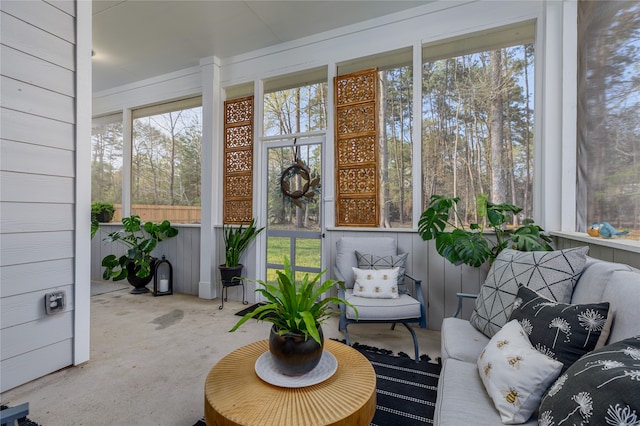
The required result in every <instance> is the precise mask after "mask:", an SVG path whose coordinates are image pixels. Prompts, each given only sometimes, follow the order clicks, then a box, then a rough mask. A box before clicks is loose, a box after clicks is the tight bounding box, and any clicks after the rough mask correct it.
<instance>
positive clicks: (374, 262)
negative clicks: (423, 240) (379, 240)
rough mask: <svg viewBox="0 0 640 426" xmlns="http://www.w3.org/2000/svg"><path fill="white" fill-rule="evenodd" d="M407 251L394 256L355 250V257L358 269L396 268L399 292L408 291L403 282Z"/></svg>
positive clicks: (404, 292)
mask: <svg viewBox="0 0 640 426" xmlns="http://www.w3.org/2000/svg"><path fill="white" fill-rule="evenodd" d="M408 256H409V253H402V254H399V255H395V256H377V255H375V254H363V253H360V252H359V251H358V250H356V259H357V261H358V268H360V269H391V268H396V267H397V268H398V280H397V281H398V292H399V293H400V294H406V293H408V290H407V286H406V285H405V283H404V274H405V272H406V266H405V265H406V263H407V257H408Z"/></svg>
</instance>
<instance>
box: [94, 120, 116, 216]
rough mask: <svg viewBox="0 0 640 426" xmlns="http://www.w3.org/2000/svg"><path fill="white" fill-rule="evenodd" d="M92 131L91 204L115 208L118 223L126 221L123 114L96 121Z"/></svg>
mask: <svg viewBox="0 0 640 426" xmlns="http://www.w3.org/2000/svg"><path fill="white" fill-rule="evenodd" d="M91 130H92V131H91V202H92V203H93V202H103V203H110V204H113V205H114V207H115V220H119V219H120V218H121V217H122V216H121V205H120V202H121V201H122V114H113V115H109V116H104V117H98V118H95V119H94V120H93V124H92V129H91Z"/></svg>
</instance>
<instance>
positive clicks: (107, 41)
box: [92, 0, 432, 92]
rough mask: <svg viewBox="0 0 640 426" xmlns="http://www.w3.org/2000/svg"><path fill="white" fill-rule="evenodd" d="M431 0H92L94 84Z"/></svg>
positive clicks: (113, 83) (124, 80)
mask: <svg viewBox="0 0 640 426" xmlns="http://www.w3.org/2000/svg"><path fill="white" fill-rule="evenodd" d="M430 1H432V0H430ZM428 2H429V1H395V0H391V1H382V0H377V1H376V0H374V1H368V0H356V1H340V0H324V1H312V0H290V1H240V0H234V1H218V0H200V1H191V0H172V1H166V0H93V42H92V43H93V44H92V46H93V50H94V57H93V91H94V92H97V91H101V90H105V89H109V88H112V87H117V86H120V85H123V84H128V83H131V82H134V81H138V80H142V79H145V78H150V77H154V76H157V75H161V74H166V73H169V72H172V71H177V70H180V69H184V68H188V67H191V66H195V65H198V63H199V61H200V59H201V58H205V57H209V56H217V57H219V58H227V57H231V56H235V55H239V54H242V53H247V52H251V51H253V50H257V49H261V48H265V47H269V46H272V45H275V44H279V43H283V42H287V41H291V40H296V39H299V38H302V37H306V36H310V35H313V34H317V33H321V32H324V31H328V30H332V29H335V28H339V27H343V26H346V25H350V24H354V23H358V22H362V21H366V20H369V19H373V18H377V17H380V16H384V15H388V14H390V13H394V12H399V11H402V10H405V9H409V8H413V7H417V6H421V5H423V4H425V3H428Z"/></svg>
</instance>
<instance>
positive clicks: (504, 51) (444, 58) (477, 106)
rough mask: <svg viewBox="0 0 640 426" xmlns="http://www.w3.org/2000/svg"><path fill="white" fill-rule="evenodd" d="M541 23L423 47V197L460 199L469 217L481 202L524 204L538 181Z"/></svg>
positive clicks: (526, 207)
mask: <svg viewBox="0 0 640 426" xmlns="http://www.w3.org/2000/svg"><path fill="white" fill-rule="evenodd" d="M532 41H533V24H524V25H522V26H516V27H510V28H503V29H499V30H496V31H492V32H490V33H485V34H474V35H470V36H467V37H465V38H459V39H456V40H451V41H446V42H443V43H439V44H434V45H427V46H424V48H423V70H422V78H423V80H422V81H423V93H422V126H423V140H422V165H423V166H422V176H423V179H422V202H423V209H424V208H426V205H427V203H428V201H429V198H430V196H431V195H434V194H438V195H445V196H450V197H460V199H461V201H460V202H459V203H458V213H459V214H460V217H461V218H462V220H463V221H466V222H477V218H476V216H475V215H476V200H477V196H478V195H480V194H487V195H488V197H489V201H491V202H494V203H510V204H514V205H517V206H519V207H522V208H523V211H522V214H521V215H519V217H517V218H514V224H515V223H517V221H518V220H520V219H523V218H528V217H531V214H532V211H533V206H532V201H533V200H532V198H533V197H532V185H533V93H534V85H533V82H534V67H533V63H534V61H533V59H534V48H533V45H532V44H531V43H532Z"/></svg>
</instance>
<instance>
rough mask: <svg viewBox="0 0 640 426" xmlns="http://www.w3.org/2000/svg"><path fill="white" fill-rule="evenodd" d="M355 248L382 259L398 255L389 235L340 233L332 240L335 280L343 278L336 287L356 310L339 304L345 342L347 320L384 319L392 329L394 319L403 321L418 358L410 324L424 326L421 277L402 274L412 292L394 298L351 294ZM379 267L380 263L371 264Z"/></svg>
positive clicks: (354, 321)
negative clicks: (410, 282) (334, 242)
mask: <svg viewBox="0 0 640 426" xmlns="http://www.w3.org/2000/svg"><path fill="white" fill-rule="evenodd" d="M356 251H358V252H360V253H366V254H371V255H374V256H376V257H383V258H384V259H385V260H389V259H395V258H397V257H398V256H397V255H398V253H397V243H396V240H395V239H393V238H387V237H375V238H356V237H343V238H340V239H339V240H338V241H337V242H336V263H335V267H334V273H335V276H336V279H337V280H338V281H341V282H344V284H345V288H346V291H344V290H342V289H341V288H340V289H339V297H341V298H343V299H345V300H346V301H348V302H349V303H351V304H352V305H353V306H355V307H356V309H357V310H358V319H356V313H355V311H354V310H353V308H351V307H350V306H346V305H344V304H341V305H340V325H339V329H340V331H343V332H344V334H345V340H346V342H347V344H348V345H350V344H351V342H350V339H349V331H348V329H347V327H348V326H349V324H372V323H378V324H379V323H388V324H392V326H391V328H392V329H394V328H395V325H396V324H397V323H401V324H403V325H404V326H405V327H406V328H407V330H409V332H410V333H411V336H412V337H413V346H414V348H415V356H416V361H419V360H420V355H419V351H418V338H417V336H416V333H415V331H414V330H413V328H412V327H411V325H410V324H418V325H419V326H420V327H421V328H426V327H427V314H426V307H425V303H424V297H423V295H422V281H421V280H419V279H416V278H415V277H413V276H411V275H408V274H406V273H405V274H404V278H405V279H409V280H410V281H412V282H413V286H412V287H413V293H402V292H401V294H400V295H399V297H398V298H396V299H376V298H366V297H358V296H354V294H353V285H354V277H353V269H352V268H353V267H356V268H357V267H358V261H357V257H356ZM374 269H381V267H374Z"/></svg>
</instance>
